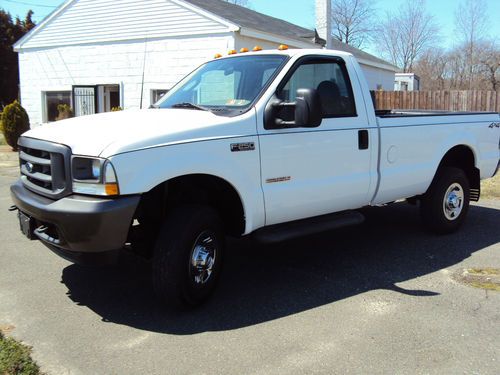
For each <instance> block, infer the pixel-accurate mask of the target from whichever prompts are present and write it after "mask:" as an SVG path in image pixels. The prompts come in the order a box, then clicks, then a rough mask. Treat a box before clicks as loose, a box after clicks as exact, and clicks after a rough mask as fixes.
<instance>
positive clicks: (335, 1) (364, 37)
mask: <svg viewBox="0 0 500 375" xmlns="http://www.w3.org/2000/svg"><path fill="white" fill-rule="evenodd" d="M331 1H332V14H331V19H332V34H333V37H334V38H336V39H337V40H339V41H341V42H343V43H345V44H350V45H352V46H353V47H356V48H362V47H363V46H364V45H365V44H366V43H367V42H368V41H369V40H370V37H371V33H372V32H373V29H374V26H373V16H374V14H375V9H374V8H373V1H370V0H331Z"/></svg>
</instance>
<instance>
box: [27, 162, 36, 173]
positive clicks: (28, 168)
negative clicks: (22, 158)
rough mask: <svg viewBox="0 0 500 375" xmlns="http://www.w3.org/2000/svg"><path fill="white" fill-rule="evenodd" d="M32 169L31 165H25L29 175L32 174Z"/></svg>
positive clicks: (28, 163)
mask: <svg viewBox="0 0 500 375" xmlns="http://www.w3.org/2000/svg"><path fill="white" fill-rule="evenodd" d="M33 167H34V165H33V164H31V163H30V162H27V163H26V170H27V171H28V172H29V173H33Z"/></svg>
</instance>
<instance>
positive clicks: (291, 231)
mask: <svg viewBox="0 0 500 375" xmlns="http://www.w3.org/2000/svg"><path fill="white" fill-rule="evenodd" d="M363 221H365V217H364V216H363V214H361V213H360V212H358V211H343V212H337V213H334V214H328V215H322V216H315V217H312V218H308V219H302V220H296V221H290V222H288V223H282V224H275V225H270V226H268V227H264V228H261V229H259V230H257V231H255V232H254V233H253V234H252V237H253V238H254V239H255V240H257V241H259V242H262V243H276V242H281V241H285V240H289V239H292V238H297V237H303V236H307V235H310V234H315V233H321V232H326V231H329V230H333V229H338V228H343V227H347V226H350V225H358V224H361V223H362V222H363Z"/></svg>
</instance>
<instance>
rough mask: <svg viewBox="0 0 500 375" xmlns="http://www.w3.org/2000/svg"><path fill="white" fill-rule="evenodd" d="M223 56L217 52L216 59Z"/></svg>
mask: <svg viewBox="0 0 500 375" xmlns="http://www.w3.org/2000/svg"><path fill="white" fill-rule="evenodd" d="M221 57H222V55H221V54H220V53H216V54H215V56H214V59H220V58H221Z"/></svg>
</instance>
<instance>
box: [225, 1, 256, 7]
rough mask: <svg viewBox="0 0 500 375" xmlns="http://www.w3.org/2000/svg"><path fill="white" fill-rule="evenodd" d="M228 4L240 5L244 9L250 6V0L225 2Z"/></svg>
mask: <svg viewBox="0 0 500 375" xmlns="http://www.w3.org/2000/svg"><path fill="white" fill-rule="evenodd" d="M224 1H225V2H226V3H231V4H235V5H239V6H242V7H246V6H248V5H250V4H249V3H250V2H249V1H248V0H224Z"/></svg>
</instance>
